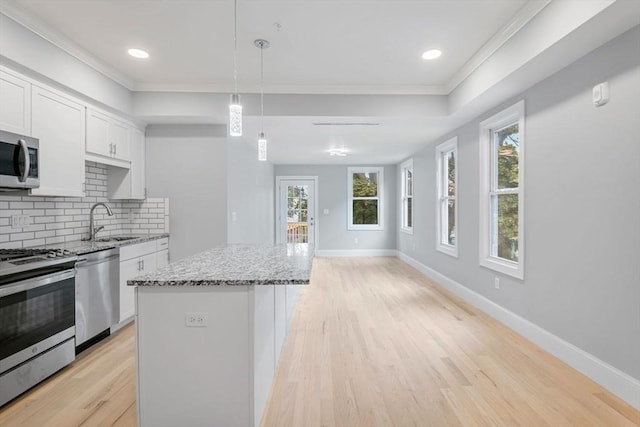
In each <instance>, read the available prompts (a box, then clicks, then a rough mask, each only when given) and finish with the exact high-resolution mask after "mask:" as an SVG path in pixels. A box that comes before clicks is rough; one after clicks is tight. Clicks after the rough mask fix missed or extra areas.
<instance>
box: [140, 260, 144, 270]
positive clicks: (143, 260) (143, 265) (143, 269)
mask: <svg viewBox="0 0 640 427" xmlns="http://www.w3.org/2000/svg"><path fill="white" fill-rule="evenodd" d="M140 262H141V263H142V271H144V260H142V261H140Z"/></svg>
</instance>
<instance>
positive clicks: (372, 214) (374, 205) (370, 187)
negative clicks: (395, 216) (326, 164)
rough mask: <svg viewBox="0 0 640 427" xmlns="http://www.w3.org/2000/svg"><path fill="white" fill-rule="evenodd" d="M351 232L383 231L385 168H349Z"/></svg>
mask: <svg viewBox="0 0 640 427" xmlns="http://www.w3.org/2000/svg"><path fill="white" fill-rule="evenodd" d="M347 172H348V177H347V178H348V187H347V188H348V189H349V190H348V191H349V200H348V213H349V224H348V227H347V228H348V229H349V230H382V229H383V226H382V224H383V223H382V203H383V199H382V188H383V186H384V181H383V168H373V167H371V168H360V167H351V168H348V170H347Z"/></svg>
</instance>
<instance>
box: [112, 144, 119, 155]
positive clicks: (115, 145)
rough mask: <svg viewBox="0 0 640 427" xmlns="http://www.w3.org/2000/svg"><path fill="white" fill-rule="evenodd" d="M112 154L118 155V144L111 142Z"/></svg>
mask: <svg viewBox="0 0 640 427" xmlns="http://www.w3.org/2000/svg"><path fill="white" fill-rule="evenodd" d="M113 155H114V156H117V155H118V144H113Z"/></svg>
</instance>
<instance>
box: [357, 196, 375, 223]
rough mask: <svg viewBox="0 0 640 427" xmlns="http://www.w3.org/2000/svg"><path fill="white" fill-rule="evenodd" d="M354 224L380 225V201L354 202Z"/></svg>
mask: <svg viewBox="0 0 640 427" xmlns="http://www.w3.org/2000/svg"><path fill="white" fill-rule="evenodd" d="M353 223H354V224H378V201H377V200H354V201H353Z"/></svg>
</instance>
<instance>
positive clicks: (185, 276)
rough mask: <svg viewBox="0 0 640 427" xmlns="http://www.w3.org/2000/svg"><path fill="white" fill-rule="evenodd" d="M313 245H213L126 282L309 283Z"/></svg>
mask: <svg viewBox="0 0 640 427" xmlns="http://www.w3.org/2000/svg"><path fill="white" fill-rule="evenodd" d="M313 252H314V249H313V246H312V245H309V244H304V243H296V244H288V245H287V244H283V245H276V246H250V245H228V246H225V247H218V248H212V249H209V250H207V251H204V252H201V253H198V254H196V255H193V256H191V257H189V258H185V259H183V260H180V261H176V262H174V263H171V264H169V265H168V266H166V267H163V268H160V269H158V270H156V271H155V272H153V273H150V274H147V275H144V276H140V277H136V278H135V279H133V280H129V281H128V282H127V284H128V285H129V286H219V285H287V284H309V279H310V276H311V265H312V262H313Z"/></svg>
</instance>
